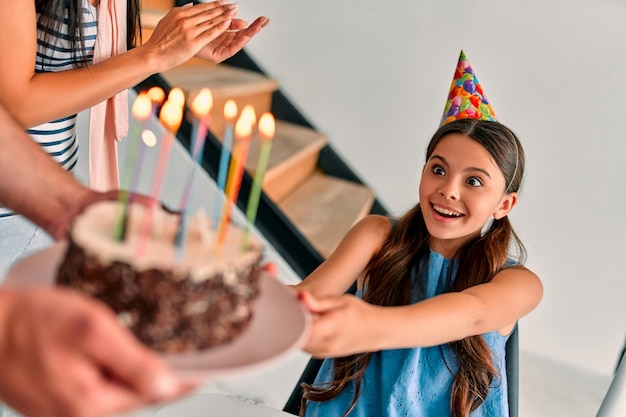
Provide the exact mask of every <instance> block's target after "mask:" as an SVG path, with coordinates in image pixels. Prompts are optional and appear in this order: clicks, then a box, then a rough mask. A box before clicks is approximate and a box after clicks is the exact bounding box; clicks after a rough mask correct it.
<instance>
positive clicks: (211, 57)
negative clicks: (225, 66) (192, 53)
mask: <svg viewBox="0 0 626 417" xmlns="http://www.w3.org/2000/svg"><path fill="white" fill-rule="evenodd" d="M269 22H270V20H269V19H268V18H267V17H259V18H257V19H256V20H255V21H254V22H252V24H251V25H250V26H248V24H247V23H246V22H245V21H244V20H241V19H233V20H232V22H231V24H230V27H229V28H228V30H227V31H225V32H223V33H222V34H221V35H219V36H218V37H217V38H215V39H214V40H212V41H211V42H210V43H209V44H208V45H206V46H205V47H204V48H202V49H201V50H200V52H198V54H196V56H197V57H198V58H202V59H206V60H208V61H211V62H215V63H218V62H222V61H223V60H225V59H227V58H230V57H231V56H233V55H235V54H236V53H237V52H239V51H240V50H241V49H242V48H243V47H244V46H245V45H246V43H248V41H249V40H250V39H252V37H253V36H254V35H256V34H257V33H259V32H260V31H261V29H263V28H264V27H265V26H267V25H268V24H269Z"/></svg>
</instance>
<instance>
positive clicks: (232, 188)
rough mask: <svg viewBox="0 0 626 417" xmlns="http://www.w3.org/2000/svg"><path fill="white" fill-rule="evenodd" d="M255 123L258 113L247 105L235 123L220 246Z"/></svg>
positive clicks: (238, 186)
mask: <svg viewBox="0 0 626 417" xmlns="http://www.w3.org/2000/svg"><path fill="white" fill-rule="evenodd" d="M255 123H256V115H255V113H254V108H253V107H252V106H250V105H247V106H245V107H244V109H243V110H242V111H241V115H240V116H239V119H238V120H237V123H236V124H235V144H234V146H233V157H232V161H231V164H230V170H229V173H228V180H227V184H226V201H225V202H224V210H223V212H222V218H221V219H220V225H219V230H218V243H219V245H218V246H221V244H222V243H224V240H225V239H226V234H227V229H228V225H229V224H230V215H231V211H232V207H233V205H234V204H236V203H237V197H238V195H239V189H240V188H241V181H242V179H243V172H244V169H245V166H246V159H247V158H248V148H249V145H250V137H251V136H252V127H253V126H254V124H255Z"/></svg>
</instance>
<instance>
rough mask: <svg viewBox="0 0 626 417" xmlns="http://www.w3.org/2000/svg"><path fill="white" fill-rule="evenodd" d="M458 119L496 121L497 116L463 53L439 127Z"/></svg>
mask: <svg viewBox="0 0 626 417" xmlns="http://www.w3.org/2000/svg"><path fill="white" fill-rule="evenodd" d="M458 119H481V120H491V121H493V122H495V121H496V114H495V112H494V111H493V107H491V103H489V100H487V97H486V96H485V94H484V92H483V88H482V86H481V85H480V83H479V82H478V78H476V74H474V70H473V69H472V66H471V65H470V62H469V60H468V59H467V57H466V56H465V53H464V52H463V51H461V56H460V57H459V62H458V64H457V66H456V71H455V72H454V78H453V79H452V85H451V86H450V93H449V94H448V100H447V101H446V105H445V107H444V109H443V116H442V117H441V123H440V125H439V126H443V125H444V124H446V123H449V122H451V121H453V120H458Z"/></svg>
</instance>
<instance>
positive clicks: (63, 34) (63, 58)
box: [0, 0, 98, 217]
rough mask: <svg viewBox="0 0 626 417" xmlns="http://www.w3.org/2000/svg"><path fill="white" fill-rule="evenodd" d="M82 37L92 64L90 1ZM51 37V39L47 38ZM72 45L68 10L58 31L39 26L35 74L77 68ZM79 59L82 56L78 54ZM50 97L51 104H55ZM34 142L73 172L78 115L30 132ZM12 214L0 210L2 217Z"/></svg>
mask: <svg viewBox="0 0 626 417" xmlns="http://www.w3.org/2000/svg"><path fill="white" fill-rule="evenodd" d="M82 13H83V34H84V38H85V58H86V61H87V63H91V61H92V58H93V50H94V45H95V42H96V34H97V22H98V20H97V10H96V7H94V6H92V5H91V4H90V3H89V1H88V0H82ZM46 34H49V35H50V36H46ZM71 51H72V45H71V43H70V41H69V39H68V27H67V10H66V12H65V16H64V21H63V24H62V26H61V27H60V29H59V30H58V31H55V30H54V28H51V27H46V26H42V25H41V24H40V23H38V24H37V57H36V62H35V72H36V73H41V72H57V71H65V70H69V69H73V68H75V66H74V64H73V62H72V55H71ZM76 53H77V54H78V57H79V58H80V57H81V52H80V51H77V52H76ZM54 100H55V98H54V97H51V98H50V101H51V102H54ZM27 132H28V134H29V135H30V136H31V138H32V139H33V140H34V141H35V142H38V143H39V144H40V145H41V147H42V148H43V150H44V151H46V152H47V153H48V154H49V155H50V156H51V157H52V158H53V159H54V160H55V161H57V162H58V163H59V164H60V165H61V166H62V167H63V168H65V169H66V170H68V171H73V169H74V167H75V166H76V162H77V161H78V141H77V139H76V114H73V115H70V116H68V117H63V118H61V119H58V120H54V121H51V122H48V123H44V124H42V125H39V126H36V127H33V128H30V129H27ZM10 215H12V213H11V212H10V211H9V210H8V209H5V208H3V207H0V217H6V216H10Z"/></svg>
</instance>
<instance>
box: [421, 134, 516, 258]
mask: <svg viewBox="0 0 626 417" xmlns="http://www.w3.org/2000/svg"><path fill="white" fill-rule="evenodd" d="M505 188H506V184H505V179H504V175H503V174H502V171H501V170H500V168H499V167H498V165H497V164H496V162H495V161H494V159H493V158H492V157H491V155H490V154H489V152H488V151H487V149H485V148H484V147H483V146H482V145H481V144H480V143H478V142H476V141H475V140H473V139H471V138H469V137H467V136H465V135H461V134H457V133H453V134H450V135H448V136H446V137H444V138H443V139H441V140H440V141H439V143H438V144H437V146H436V147H435V149H434V151H433V152H432V155H431V156H430V158H429V159H428V160H427V161H426V164H425V165H424V170H423V172H422V178H421V181H420V187H419V198H420V206H421V209H422V213H423V215H424V221H425V222H426V227H427V228H428V232H429V233H430V235H431V248H432V249H433V250H435V251H437V252H439V253H441V254H442V255H444V256H447V257H449V256H452V255H453V254H454V252H455V251H456V250H457V249H458V248H459V247H460V246H461V245H462V244H463V243H464V242H465V241H467V239H470V238H472V237H474V236H477V235H478V234H480V232H481V230H482V228H483V226H484V225H485V223H487V221H488V220H489V219H490V218H492V217H493V218H496V219H500V218H502V217H504V216H506V215H507V214H508V213H509V212H510V211H511V209H512V208H513V206H514V205H515V204H516V202H517V193H510V194H506V195H504V190H505Z"/></svg>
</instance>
